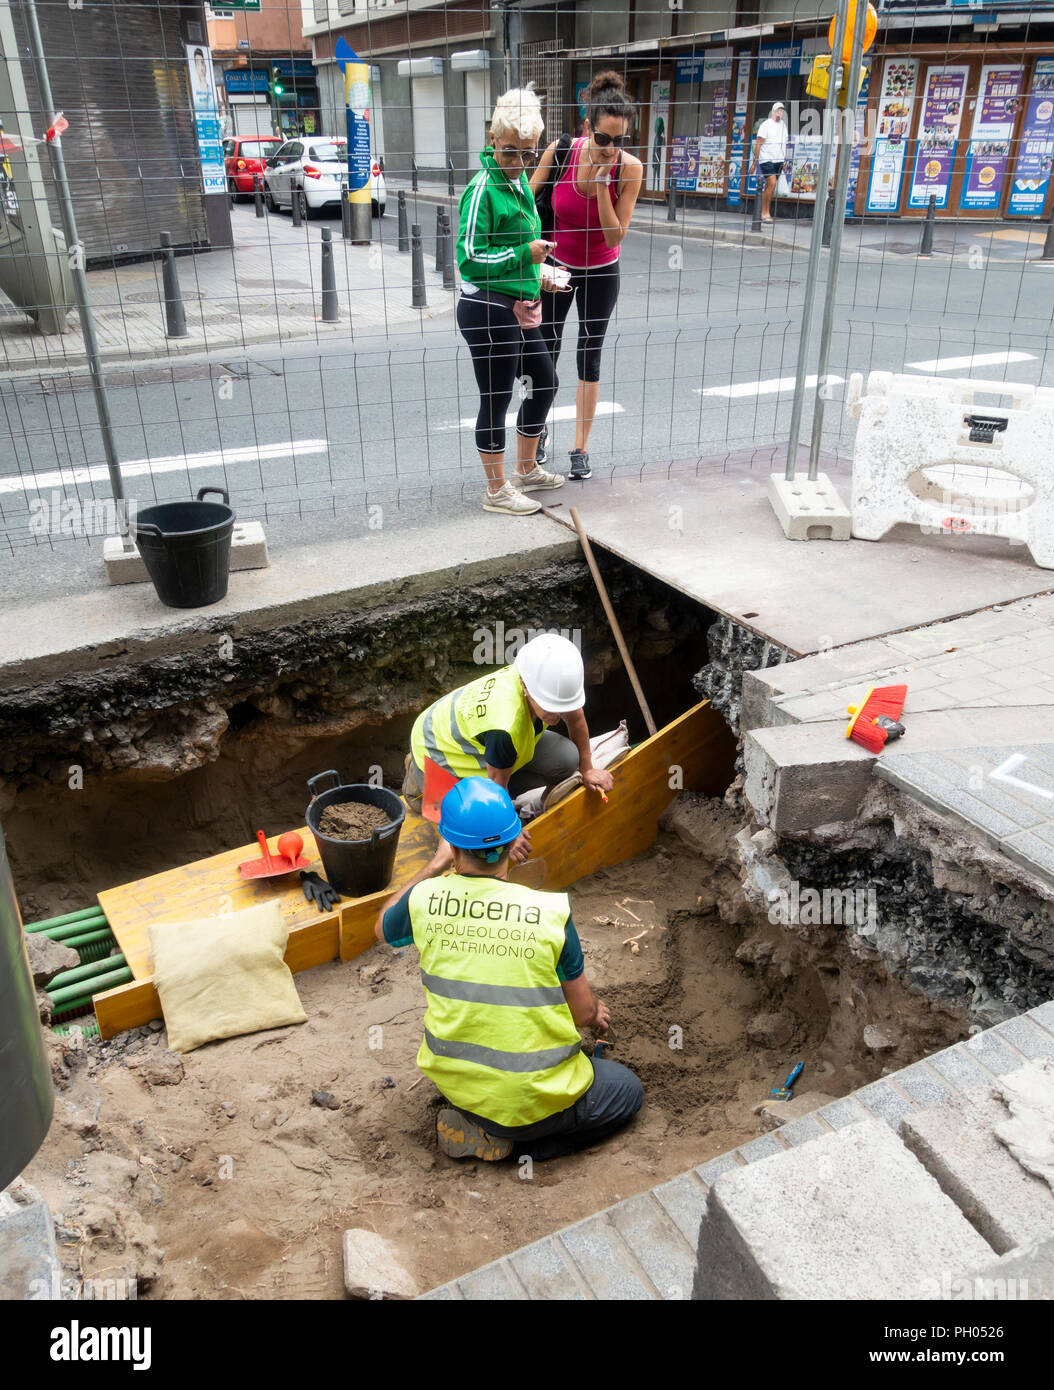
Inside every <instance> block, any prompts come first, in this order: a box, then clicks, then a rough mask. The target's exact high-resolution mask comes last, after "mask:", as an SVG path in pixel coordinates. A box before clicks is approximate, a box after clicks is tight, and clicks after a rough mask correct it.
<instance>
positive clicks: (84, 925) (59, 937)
mask: <svg viewBox="0 0 1054 1390" xmlns="http://www.w3.org/2000/svg"><path fill="white" fill-rule="evenodd" d="M105 926H106V915H105V913H102V912H97V913H96V914H95V916H94V917H84V918H82V919H81V921H79V922H67V923H66V925H65V926H63V927H45V928H44V929H43V931H42V933H41V935H43V936H48V937H50V938H51V940H52V941H66V940H67V939H68V938H69V937H71V936H79V935H80V933H81V932H85V931H91V929H92V928H93V927H105Z"/></svg>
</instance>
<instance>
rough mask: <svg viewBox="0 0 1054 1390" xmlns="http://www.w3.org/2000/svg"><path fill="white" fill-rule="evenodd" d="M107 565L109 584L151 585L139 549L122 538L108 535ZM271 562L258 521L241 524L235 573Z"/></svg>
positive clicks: (233, 547) (237, 525)
mask: <svg viewBox="0 0 1054 1390" xmlns="http://www.w3.org/2000/svg"><path fill="white" fill-rule="evenodd" d="M102 558H103V563H104V564H105V566H106V582H107V584H149V583H150V576H149V574H147V572H146V566H145V565H144V564H143V559H142V556H141V555H140V554H139V551H138V550H136V549H132V550H125V549H123V548H122V546H121V538H120V536H107V538H106V540H105V541H104V542H103V550H102ZM270 563H271V561H270V558H269V557H268V554H267V538H266V536H265V535H264V529H263V527H262V526H261V525H260V523H259V522H258V521H238V522H236V523H235V526H234V532H233V534H232V536H231V570H232V571H234V570H264V569H267V567H268V565H269V564H270Z"/></svg>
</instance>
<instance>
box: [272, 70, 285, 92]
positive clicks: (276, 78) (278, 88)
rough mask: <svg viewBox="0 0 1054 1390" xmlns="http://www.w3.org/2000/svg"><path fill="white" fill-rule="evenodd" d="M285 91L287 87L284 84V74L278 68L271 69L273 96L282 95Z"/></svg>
mask: <svg viewBox="0 0 1054 1390" xmlns="http://www.w3.org/2000/svg"><path fill="white" fill-rule="evenodd" d="M284 91H285V87H284V86H283V85H282V74H281V73H280V72H279V71H278V69H277V68H272V69H271V94H272V96H276V97H280V96H281V95H282V93H283V92H284Z"/></svg>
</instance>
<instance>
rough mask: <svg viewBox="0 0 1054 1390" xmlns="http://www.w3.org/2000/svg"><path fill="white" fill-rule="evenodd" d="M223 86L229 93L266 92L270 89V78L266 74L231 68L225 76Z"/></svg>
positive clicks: (247, 69)
mask: <svg viewBox="0 0 1054 1390" xmlns="http://www.w3.org/2000/svg"><path fill="white" fill-rule="evenodd" d="M223 85H224V86H225V87H226V88H227V91H228V92H235V93H238V92H266V91H267V90H268V89H269V87H270V78H269V76H268V74H267V73H266V72H252V71H250V69H249V68H231V69H229V70H228V71H226V72H225V73H224V74H223Z"/></svg>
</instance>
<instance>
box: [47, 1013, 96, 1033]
mask: <svg viewBox="0 0 1054 1390" xmlns="http://www.w3.org/2000/svg"><path fill="white" fill-rule="evenodd" d="M73 1028H79V1029H80V1030H81V1032H82V1033H83V1034H84V1036H85V1037H86V1038H97V1037H99V1036H100V1034H99V1021H98V1019H96V1018H86V1019H84V1020H83V1021H82V1022H80V1023H78V1022H77V1021H76V1019H72V1018H71V1019H70V1020H69V1022H67V1023H53V1024H52V1026H51V1031H52V1032H53V1033H57V1034H58V1036H59V1037H60V1038H68V1037H69V1035H70V1030H71V1029H73Z"/></svg>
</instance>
